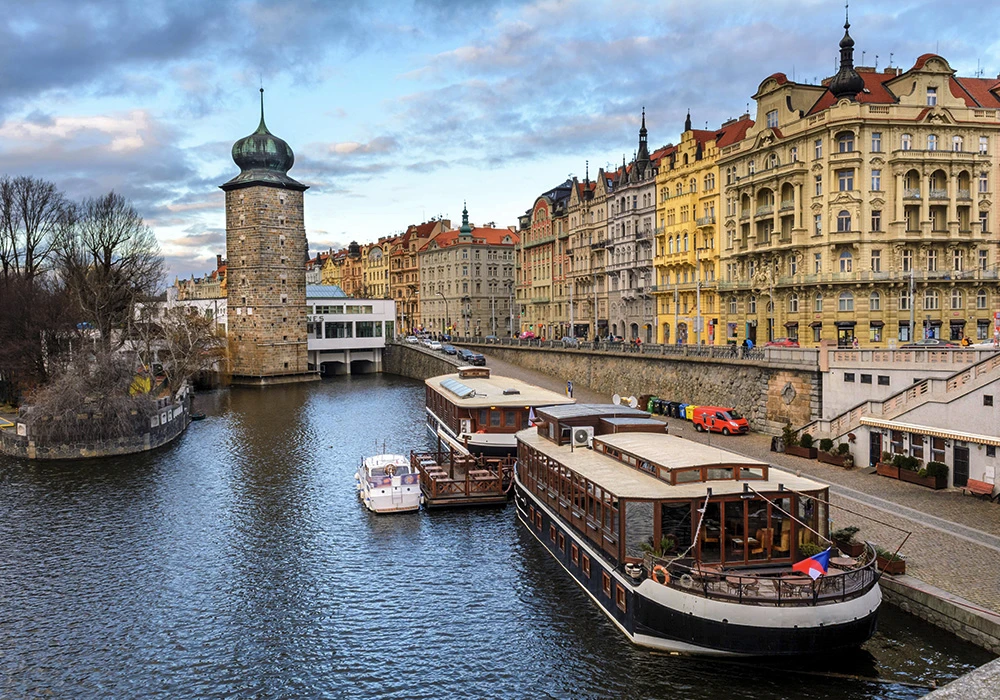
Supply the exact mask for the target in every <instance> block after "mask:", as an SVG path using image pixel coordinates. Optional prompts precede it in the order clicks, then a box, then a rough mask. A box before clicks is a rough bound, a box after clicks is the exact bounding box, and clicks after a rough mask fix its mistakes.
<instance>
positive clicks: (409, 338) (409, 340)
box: [406, 335, 420, 345]
mask: <svg viewBox="0 0 1000 700" xmlns="http://www.w3.org/2000/svg"><path fill="white" fill-rule="evenodd" d="M406 342H407V343H409V344H410V345H417V344H419V343H420V338H418V337H417V336H415V335H408V336H406Z"/></svg>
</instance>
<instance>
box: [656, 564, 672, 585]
mask: <svg viewBox="0 0 1000 700" xmlns="http://www.w3.org/2000/svg"><path fill="white" fill-rule="evenodd" d="M659 574H663V577H662V580H661V577H660V576H659ZM653 580H654V581H656V582H657V583H660V584H663V585H664V586H666V585H667V584H668V583H670V573H669V572H668V571H667V570H666V568H665V567H663V566H661V565H660V564H657V565H656V566H654V567H653Z"/></svg>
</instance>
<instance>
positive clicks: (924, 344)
mask: <svg viewBox="0 0 1000 700" xmlns="http://www.w3.org/2000/svg"><path fill="white" fill-rule="evenodd" d="M900 347H901V348H903V349H904V350H910V349H913V348H930V349H931V350H937V349H938V348H957V347H960V346H959V344H958V343H956V342H954V341H951V340H944V339H942V338H924V339H923V340H918V341H916V342H913V343H906V344H905V345H901V346H900Z"/></svg>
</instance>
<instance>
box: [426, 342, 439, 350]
mask: <svg viewBox="0 0 1000 700" xmlns="http://www.w3.org/2000/svg"><path fill="white" fill-rule="evenodd" d="M427 349H428V350H440V349H441V343H439V342H438V341H436V340H428V341H427Z"/></svg>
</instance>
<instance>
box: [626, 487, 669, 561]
mask: <svg viewBox="0 0 1000 700" xmlns="http://www.w3.org/2000/svg"><path fill="white" fill-rule="evenodd" d="M646 552H652V553H653V554H654V555H655V556H663V555H664V554H665V552H663V551H661V548H660V547H658V546H655V545H654V544H653V504H652V503H651V502H649V501H626V503H625V556H626V557H627V558H631V559H642V555H643V554H645V553H646Z"/></svg>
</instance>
